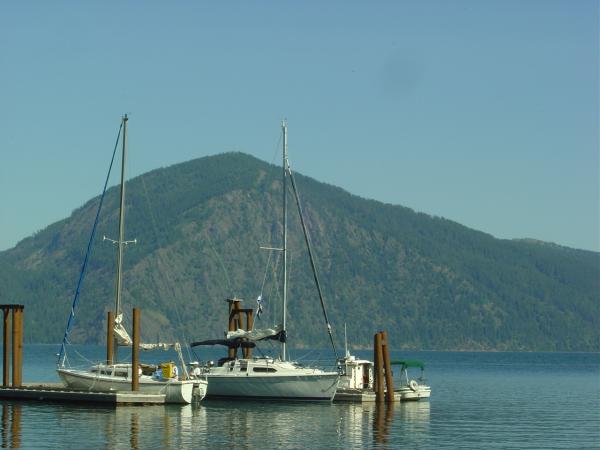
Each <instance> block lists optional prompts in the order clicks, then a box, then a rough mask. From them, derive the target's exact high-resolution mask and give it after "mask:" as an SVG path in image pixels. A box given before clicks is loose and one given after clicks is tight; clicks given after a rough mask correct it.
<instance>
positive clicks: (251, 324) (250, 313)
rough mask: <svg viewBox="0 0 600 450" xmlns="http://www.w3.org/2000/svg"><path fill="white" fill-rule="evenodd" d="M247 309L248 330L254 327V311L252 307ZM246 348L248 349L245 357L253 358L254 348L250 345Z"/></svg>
mask: <svg viewBox="0 0 600 450" xmlns="http://www.w3.org/2000/svg"><path fill="white" fill-rule="evenodd" d="M245 311H246V331H252V329H253V328H254V316H253V311H252V310H251V309H247V310H245ZM245 350H246V354H245V355H244V357H245V358H252V348H250V347H248V348H246V349H245Z"/></svg>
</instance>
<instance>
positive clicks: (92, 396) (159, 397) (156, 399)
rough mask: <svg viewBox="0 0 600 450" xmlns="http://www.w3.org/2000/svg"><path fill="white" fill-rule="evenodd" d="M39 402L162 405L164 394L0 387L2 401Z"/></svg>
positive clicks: (61, 387) (31, 385) (59, 386)
mask: <svg viewBox="0 0 600 450" xmlns="http://www.w3.org/2000/svg"><path fill="white" fill-rule="evenodd" d="M8 399H10V400H34V401H35V400H37V401H50V402H67V403H73V402H75V403H82V402H83V403H103V404H105V405H114V406H118V405H162V404H164V403H165V395H164V394H143V393H141V392H133V391H119V392H89V391H83V390H75V389H68V388H65V387H64V385H62V384H60V383H27V384H23V385H22V386H21V387H18V388H16V387H0V400H8Z"/></svg>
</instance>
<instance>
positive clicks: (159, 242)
mask: <svg viewBox="0 0 600 450" xmlns="http://www.w3.org/2000/svg"><path fill="white" fill-rule="evenodd" d="M141 179H142V187H143V189H144V196H145V197H146V205H147V207H148V213H149V214H150V221H151V222H152V229H153V231H154V238H155V240H156V242H157V244H158V246H159V249H158V251H157V252H156V257H157V259H158V260H159V263H160V264H161V265H162V266H163V267H168V265H167V264H165V261H164V259H163V256H162V254H161V252H160V249H161V248H163V243H162V241H161V238H160V236H159V234H158V226H157V224H156V217H155V216H154V213H153V210H152V206H151V204H150V195H149V194H148V188H147V187H146V180H145V177H141ZM159 272H160V273H161V275H162V276H163V277H164V278H165V281H166V282H167V286H168V288H169V290H170V291H171V295H173V298H175V297H176V292H175V288H174V285H175V283H173V282H172V281H171V278H170V276H169V274H168V272H166V271H165V270H159ZM172 306H173V307H174V308H173V309H174V310H175V315H176V316H177V321H178V322H179V324H180V325H183V321H182V320H181V314H179V308H178V307H177V303H176V302H173V303H172ZM181 328H182V330H183V331H182V333H183V335H182V337H183V339H184V341H185V342H188V340H187V336H186V333H185V327H183V326H182V327H181ZM173 338H174V340H176V339H175V336H173ZM186 348H187V346H186ZM188 357H190V358H191V355H190V353H189V350H188ZM184 369H185V368H182V370H184Z"/></svg>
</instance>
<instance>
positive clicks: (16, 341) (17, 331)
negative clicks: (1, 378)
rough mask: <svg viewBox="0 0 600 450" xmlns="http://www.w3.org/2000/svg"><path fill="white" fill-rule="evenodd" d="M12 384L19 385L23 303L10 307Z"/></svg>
mask: <svg viewBox="0 0 600 450" xmlns="http://www.w3.org/2000/svg"><path fill="white" fill-rule="evenodd" d="M12 325H13V326H12V386H13V387H21V382H22V362H23V305H14V307H13V308H12Z"/></svg>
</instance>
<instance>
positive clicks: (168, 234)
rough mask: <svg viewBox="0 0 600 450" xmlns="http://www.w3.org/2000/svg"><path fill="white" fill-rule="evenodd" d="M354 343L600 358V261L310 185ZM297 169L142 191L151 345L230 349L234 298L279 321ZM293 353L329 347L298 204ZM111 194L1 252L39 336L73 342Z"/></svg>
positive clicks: (132, 259) (167, 173) (135, 184)
mask: <svg viewBox="0 0 600 450" xmlns="http://www.w3.org/2000/svg"><path fill="white" fill-rule="evenodd" d="M296 180H297V184H298V188H299V191H300V196H301V200H302V202H303V209H304V212H305V218H306V221H307V225H308V228H309V230H310V234H311V240H312V244H313V248H314V252H315V255H316V261H317V266H318V269H319V276H320V280H321V284H322V285H323V288H324V297H325V300H326V303H327V307H328V312H329V316H330V319H331V321H332V323H333V325H334V332H336V333H337V334H336V337H337V339H338V341H340V342H341V340H342V339H343V331H342V330H343V325H344V323H347V325H348V330H349V339H350V342H351V343H352V344H353V345H360V346H370V345H371V344H372V337H373V334H374V333H375V332H376V331H378V330H383V329H384V330H387V331H388V334H389V335H390V342H391V345H392V346H393V347H395V348H406V349H440V350H442V349H464V350H467V349H470V350H548V351H599V350H600V332H599V330H600V314H599V309H598V308H599V306H598V304H599V292H600V277H599V276H598V274H599V273H600V270H599V269H600V254H599V253H596V252H590V251H583V250H575V249H571V248H565V247H561V246H557V245H549V244H545V243H541V242H539V241H534V240H500V239H496V238H494V237H492V236H490V235H488V234H485V233H482V232H479V231H475V230H472V229H469V228H467V227H464V226H462V225H460V224H458V223H456V222H452V221H450V220H446V219H443V218H439V217H432V216H429V215H426V214H422V213H417V212H415V211H413V210H411V209H408V208H405V207H402V206H396V205H389V204H383V203H380V202H377V201H373V200H367V199H363V198H360V197H357V196H354V195H351V194H349V193H348V192H346V191H344V190H342V189H340V188H337V187H334V186H331V185H327V184H323V183H320V182H317V181H315V180H313V179H311V178H308V177H305V176H301V175H299V174H296ZM281 186H282V185H281V169H280V168H278V167H276V166H273V165H270V164H267V163H265V162H263V161H260V160H258V159H256V158H254V157H251V156H248V155H245V154H241V153H227V154H220V155H216V156H211V157H206V158H200V159H196V160H192V161H189V162H186V163H182V164H177V165H174V166H171V167H168V168H161V169H158V170H154V171H152V172H149V173H146V174H144V175H142V176H139V177H136V178H134V179H132V180H131V181H130V182H128V184H127V228H126V239H134V238H136V239H137V244H131V245H128V246H127V247H126V251H125V259H124V260H125V262H124V269H123V270H124V292H123V305H124V309H125V311H126V313H127V315H129V316H130V315H131V313H130V309H131V307H133V306H138V307H140V308H142V337H143V338H144V339H145V340H149V341H154V340H156V339H159V338H160V339H170V338H173V337H177V338H179V339H184V340H188V341H191V340H197V339H205V338H219V337H221V336H222V335H223V331H224V329H226V325H227V304H226V303H225V302H224V300H225V299H226V298H228V297H231V296H234V295H235V296H238V297H241V298H244V299H246V300H245V302H244V303H243V305H244V307H254V306H255V299H256V297H257V295H258V294H259V293H260V292H261V288H262V292H263V296H264V298H265V299H266V309H265V315H264V316H263V317H262V318H261V319H259V321H258V323H259V325H260V324H265V325H266V324H271V323H273V322H274V321H275V320H276V317H278V315H279V306H278V301H277V299H278V295H279V294H278V292H279V289H278V287H277V284H276V281H275V279H276V278H277V277H276V276H275V275H276V274H277V273H278V272H277V271H278V270H280V264H279V265H276V264H274V263H275V262H276V261H277V260H278V256H279V252H276V251H273V252H269V251H267V250H261V249H260V248H259V247H260V246H270V247H278V246H280V245H281V242H280V235H281V226H282V225H281V221H282V219H281V207H280V205H281V197H282V191H281ZM289 198H290V214H289V218H290V226H289V236H288V243H289V248H290V252H289V260H290V266H291V274H290V280H289V306H288V308H289V320H288V324H289V332H288V336H289V338H290V343H291V344H292V345H296V346H305V347H314V346H325V345H327V336H326V332H325V327H324V322H323V318H322V314H321V309H320V304H319V300H318V296H317V293H316V290H315V288H314V282H313V279H312V274H311V272H310V266H309V261H308V256H307V252H306V250H305V246H304V243H303V236H302V231H301V228H300V223H299V220H298V215H297V214H296V213H295V210H294V209H292V208H294V206H295V205H294V203H293V201H292V197H291V196H290V197H289ZM98 203H99V197H97V198H94V199H92V200H90V201H89V202H87V203H86V204H85V205H83V206H82V207H81V208H79V209H77V210H75V211H74V212H73V213H72V214H71V216H70V217H69V218H67V219H64V220H61V221H59V222H56V223H54V224H52V225H50V226H48V227H47V228H46V229H44V230H42V231H40V232H38V233H36V234H35V235H33V236H31V237H29V238H27V239H24V240H23V241H21V242H20V243H19V244H18V245H17V246H16V247H14V248H12V249H10V250H6V251H3V252H0V301H1V302H2V303H22V304H24V305H25V339H26V341H28V342H59V341H60V340H61V339H62V334H63V331H64V326H65V323H66V320H67V316H68V313H69V311H70V308H71V302H72V298H73V294H74V291H75V287H76V283H77V279H78V277H79V273H80V268H81V265H82V262H83V258H84V255H85V250H86V247H87V243H88V239H89V235H90V232H91V228H92V224H93V221H94V217H95V214H96V209H97V207H98ZM117 218H118V188H117V187H114V188H111V189H110V190H109V191H108V192H107V194H106V198H105V202H104V207H103V210H102V214H101V216H100V221H99V225H98V232H97V237H98V238H97V239H96V242H95V244H94V246H93V252H92V257H91V260H90V263H89V268H88V272H87V275H86V278H85V281H84V285H83V289H82V293H81V297H80V300H79V303H78V307H77V309H76V311H77V315H76V317H75V327H74V329H73V332H72V335H71V340H72V341H74V342H86V343H100V342H103V341H104V339H105V334H106V332H105V318H106V311H107V310H108V309H109V308H111V307H112V306H113V303H114V300H113V297H114V270H115V269H114V266H115V249H114V245H113V244H110V243H109V241H103V240H102V238H101V237H102V236H103V235H106V236H107V237H111V238H115V237H116V236H117Z"/></svg>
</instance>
